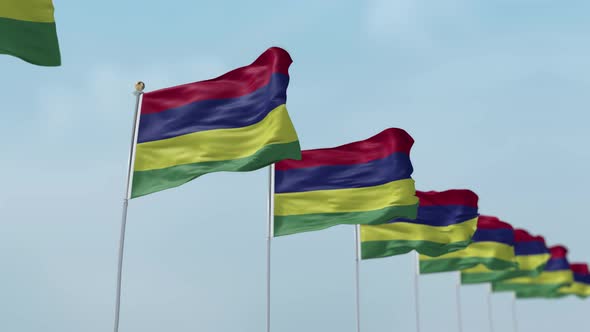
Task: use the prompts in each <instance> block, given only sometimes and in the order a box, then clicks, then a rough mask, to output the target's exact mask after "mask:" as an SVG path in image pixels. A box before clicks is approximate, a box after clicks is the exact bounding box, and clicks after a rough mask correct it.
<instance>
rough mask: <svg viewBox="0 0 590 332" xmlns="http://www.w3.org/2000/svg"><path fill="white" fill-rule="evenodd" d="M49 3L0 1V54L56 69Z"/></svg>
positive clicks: (44, 0)
mask: <svg viewBox="0 0 590 332" xmlns="http://www.w3.org/2000/svg"><path fill="white" fill-rule="evenodd" d="M53 11H54V9H53V3H52V2H51V0H0V54H8V55H12V56H15V57H18V58H20V59H22V60H24V61H27V62H29V63H32V64H35V65H40V66H59V65H60V64H61V56H60V52H59V44H58V41H57V32H56V28H55V19H54V16H53Z"/></svg>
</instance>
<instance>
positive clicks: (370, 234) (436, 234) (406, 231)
mask: <svg viewBox="0 0 590 332" xmlns="http://www.w3.org/2000/svg"><path fill="white" fill-rule="evenodd" d="M476 226H477V218H473V219H471V220H468V221H465V222H462V223H459V224H455V225H449V226H429V225H422V224H413V223H408V222H396V223H393V224H385V225H377V226H371V225H362V226H361V242H370V241H395V240H403V241H429V242H436V243H454V242H461V241H468V240H469V239H471V237H472V236H473V233H474V232H475V228H476Z"/></svg>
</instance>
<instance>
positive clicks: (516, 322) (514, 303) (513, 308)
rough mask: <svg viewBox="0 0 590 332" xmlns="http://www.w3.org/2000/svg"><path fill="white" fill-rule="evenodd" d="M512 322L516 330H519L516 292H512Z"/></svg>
mask: <svg viewBox="0 0 590 332" xmlns="http://www.w3.org/2000/svg"><path fill="white" fill-rule="evenodd" d="M512 324H513V327H514V332H518V316H517V315H516V294H515V293H512Z"/></svg>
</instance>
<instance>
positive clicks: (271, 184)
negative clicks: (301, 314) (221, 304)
mask: <svg viewBox="0 0 590 332" xmlns="http://www.w3.org/2000/svg"><path fill="white" fill-rule="evenodd" d="M274 211H275V164H271V165H269V166H268V237H267V238H266V332H270V261H271V260H270V244H271V240H272V238H273V236H274Z"/></svg>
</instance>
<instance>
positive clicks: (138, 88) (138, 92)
mask: <svg viewBox="0 0 590 332" xmlns="http://www.w3.org/2000/svg"><path fill="white" fill-rule="evenodd" d="M144 88H145V84H144V83H143V82H137V83H135V92H133V94H134V95H135V113H134V115H133V130H132V132H131V147H130V148H129V160H128V161H127V184H126V187H125V198H123V212H122V216H121V234H120V237H119V261H118V265H117V293H116V297H115V326H114V332H118V331H119V316H120V313H121V280H122V275H123V250H124V249H125V227H126V226H127V207H128V206H129V199H130V198H131V181H132V179H133V165H134V163H135V142H136V141H137V127H138V126H139V108H140V106H141V100H142V96H143V89H144Z"/></svg>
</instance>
